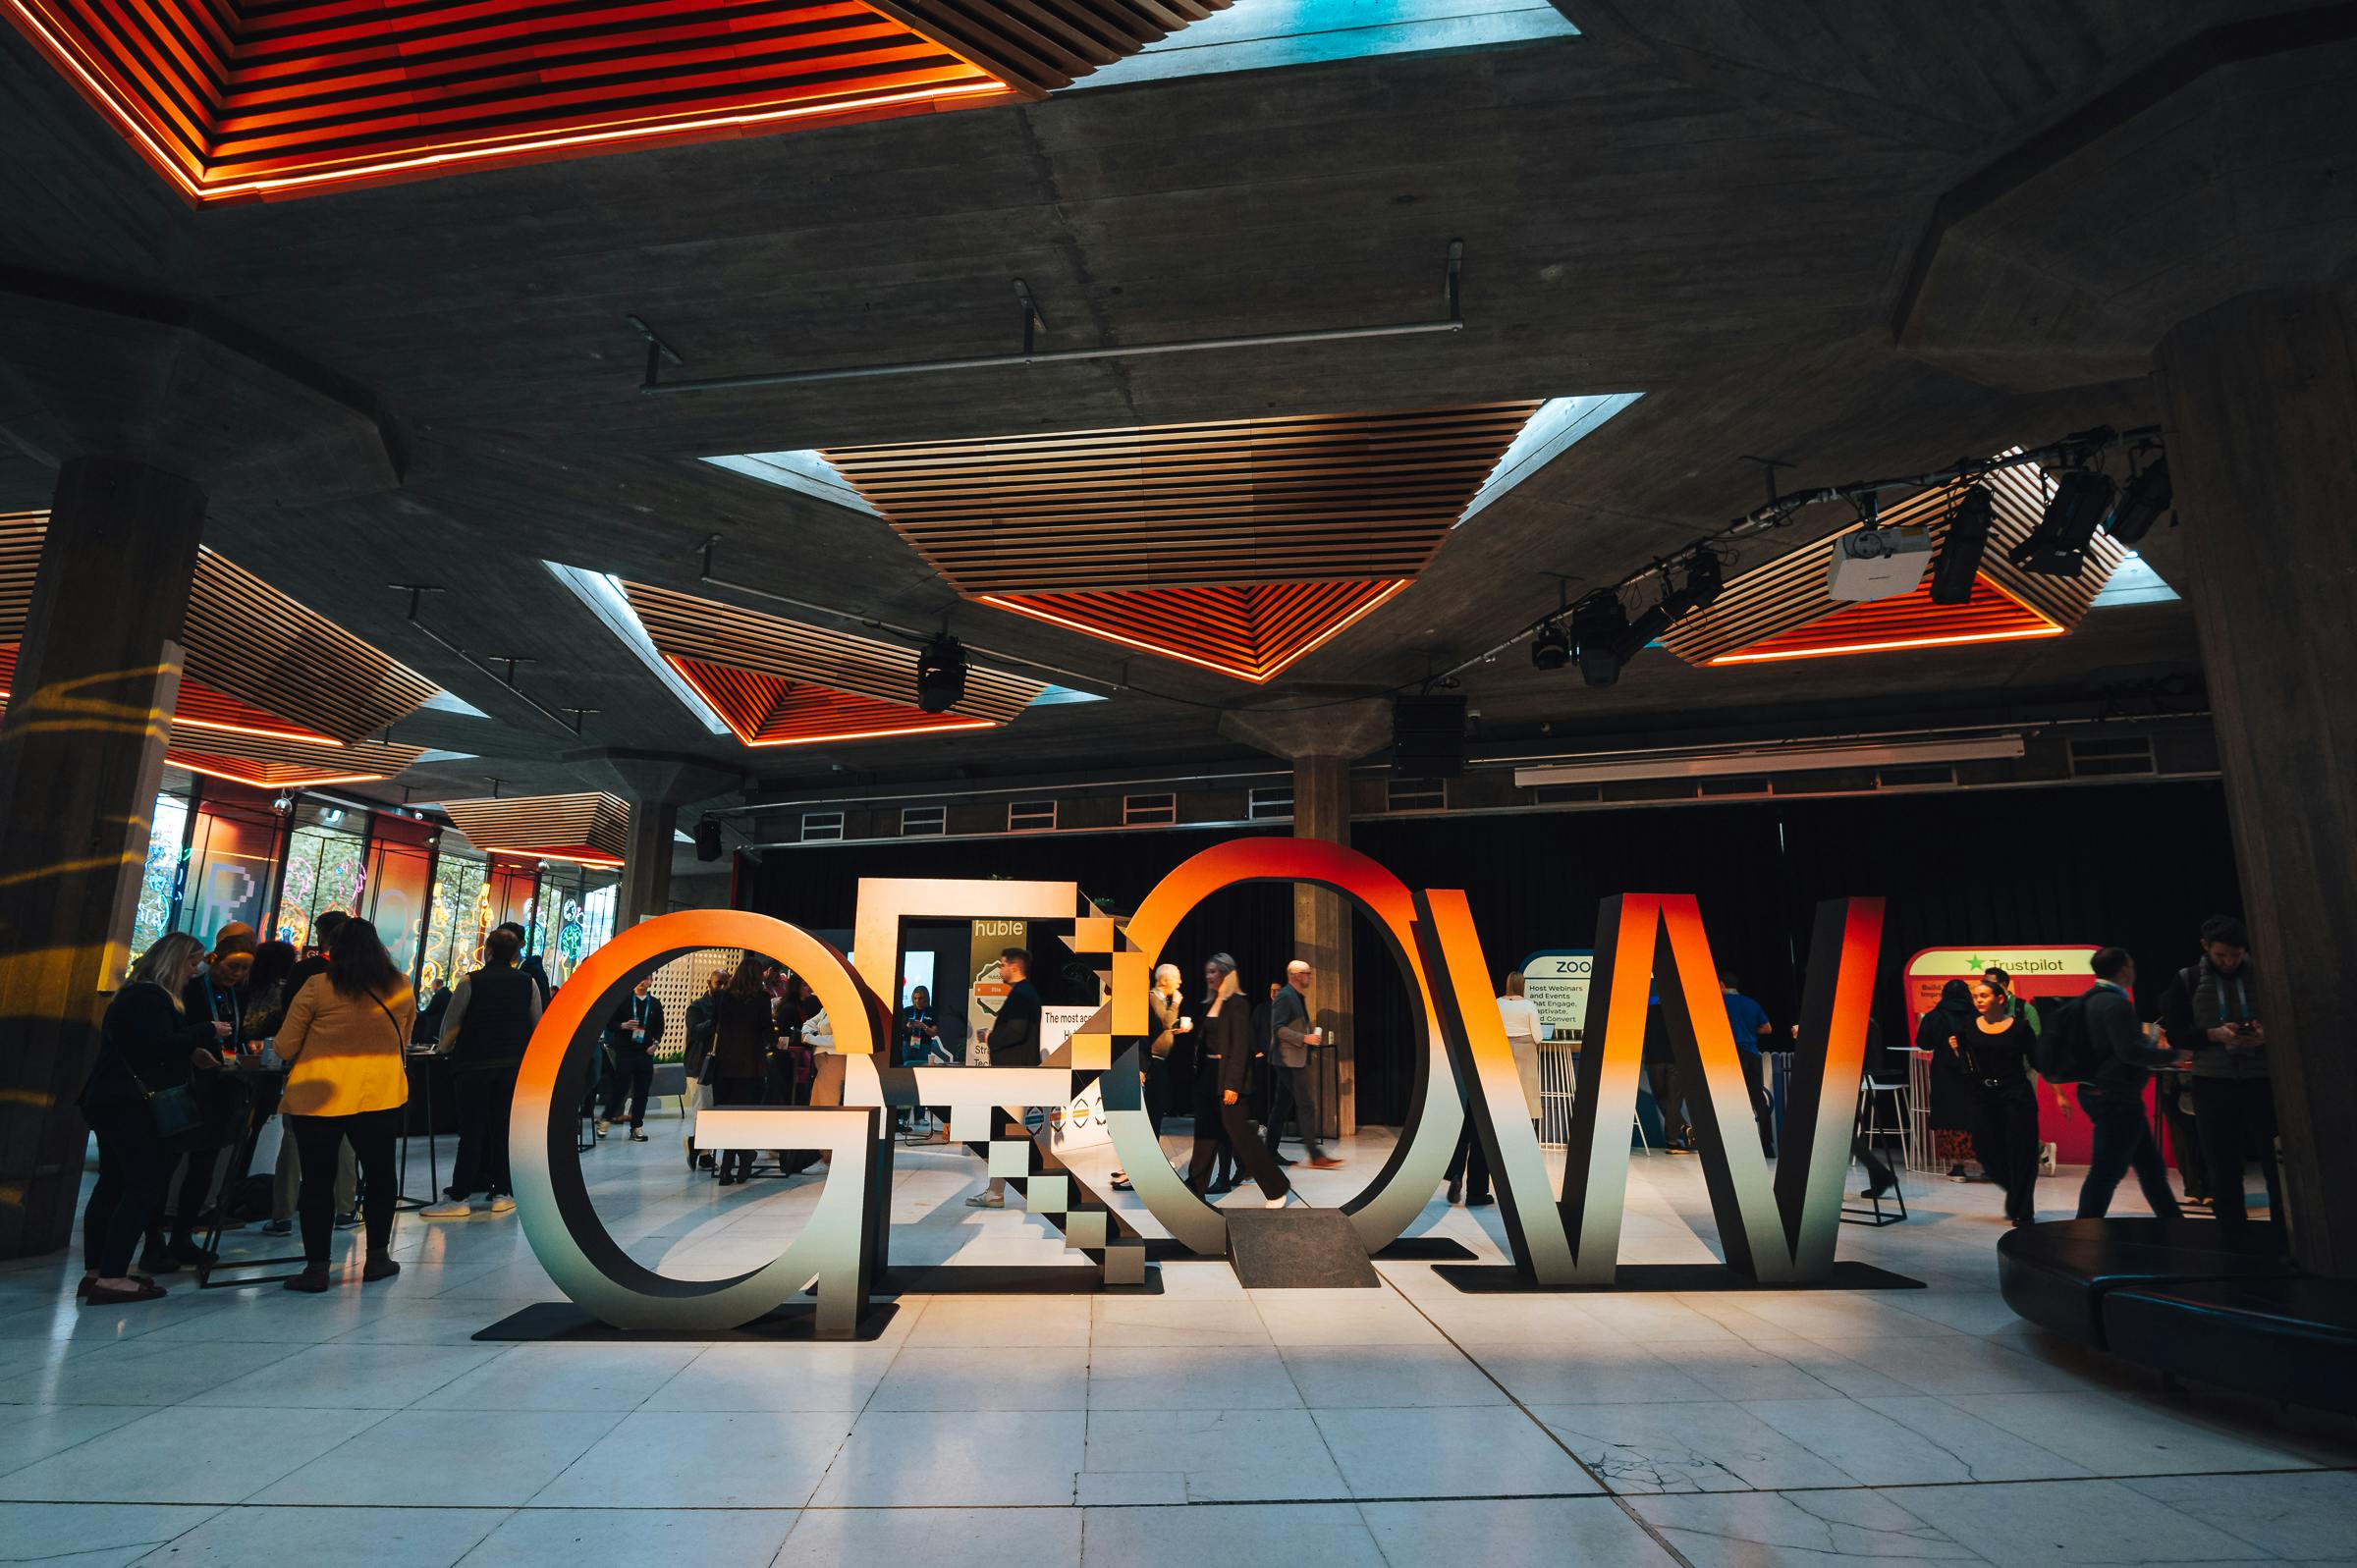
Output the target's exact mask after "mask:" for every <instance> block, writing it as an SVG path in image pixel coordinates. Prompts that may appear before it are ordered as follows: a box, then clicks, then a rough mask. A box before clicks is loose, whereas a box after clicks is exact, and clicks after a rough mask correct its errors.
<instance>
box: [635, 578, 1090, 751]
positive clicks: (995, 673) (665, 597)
mask: <svg viewBox="0 0 2357 1568" xmlns="http://www.w3.org/2000/svg"><path fill="white" fill-rule="evenodd" d="M623 589H624V591H625V592H626V593H628V594H629V595H630V607H631V608H632V609H633V610H635V611H636V612H637V613H638V619H639V621H640V622H642V623H643V624H644V625H645V627H646V631H647V635H648V636H650V637H652V638H653V639H654V643H655V647H656V648H657V649H658V650H659V651H660V652H662V653H663V654H664V655H665V656H666V657H668V658H673V659H686V660H694V661H698V662H700V663H702V664H708V665H714V666H722V667H726V668H727V669H730V670H734V671H740V672H745V673H748V674H750V675H755V676H776V677H778V678H780V679H782V680H787V681H793V682H796V683H809V684H813V685H818V686H824V687H828V688H830V689H832V690H834V691H838V692H845V693H849V694H850V695H851V696H854V697H864V698H869V699H872V700H875V701H877V702H882V703H887V704H892V705H895V706H901V707H909V708H913V699H914V697H915V695H916V650H915V649H913V648H906V647H903V646H901V645H899V644H897V643H890V642H879V641H876V640H875V639H873V638H870V637H857V636H853V635H851V634H850V633H849V632H843V631H832V630H829V629H827V628H825V627H823V626H813V625H809V624H806V623H804V622H798V621H787V620H785V619H783V618H781V617H778V616H772V615H766V614H763V613H762V612H760V611H758V610H746V609H742V608H740V607H739V606H736V605H730V604H722V603H720V602H718V601H716V600H711V599H700V598H697V597H696V596H694V595H692V594H685V593H679V592H676V591H674V590H672V589H669V588H654V587H649V586H647V585H646V584H644V583H636V582H626V583H624V584H623ZM1045 689H1046V687H1045V685H1044V684H1043V683H1042V682H1040V681H1037V680H1026V679H1024V678H1022V677H1021V676H1011V675H1008V674H1006V673H1005V672H1004V671H999V670H990V669H985V668H983V667H982V666H980V665H975V666H972V667H971V668H969V670H968V671H967V674H966V679H965V697H964V700H962V701H961V702H959V704H958V706H957V707H956V708H954V709H953V710H951V711H952V713H954V714H959V715H963V716H964V717H966V718H969V719H980V720H987V721H989V722H990V723H992V724H1005V723H1007V722H1008V721H1009V720H1011V719H1013V718H1014V717H1015V715H1017V714H1019V713H1021V712H1022V711H1023V710H1024V709H1025V708H1027V707H1029V706H1030V705H1031V699H1033V698H1034V697H1036V696H1038V695H1039V694H1040V692H1041V691H1043V690H1045ZM718 706H719V704H717V703H716V704H715V707H718ZM722 712H723V715H724V717H726V716H727V710H726V709H722ZM920 717H927V718H930V717H937V716H933V715H921V714H920ZM732 722H734V721H732ZM741 732H742V731H740V733H741Z"/></svg>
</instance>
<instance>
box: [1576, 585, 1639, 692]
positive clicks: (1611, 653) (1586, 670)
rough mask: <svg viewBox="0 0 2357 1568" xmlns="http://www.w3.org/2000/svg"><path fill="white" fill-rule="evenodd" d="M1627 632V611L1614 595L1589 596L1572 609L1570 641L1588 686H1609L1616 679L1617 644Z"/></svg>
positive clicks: (1618, 656)
mask: <svg viewBox="0 0 2357 1568" xmlns="http://www.w3.org/2000/svg"><path fill="white" fill-rule="evenodd" d="M1628 633H1629V624H1628V611H1627V610H1626V609H1625V608H1624V607H1623V606H1622V605H1621V603H1620V596H1619V595H1618V594H1617V593H1592V594H1590V595H1588V596H1587V597H1586V598H1585V599H1582V600H1581V601H1580V602H1579V603H1578V604H1577V605H1576V606H1574V607H1573V609H1572V611H1571V642H1572V645H1573V646H1574V647H1575V648H1576V649H1577V650H1578V652H1579V673H1580V676H1581V677H1582V678H1583V679H1585V680H1586V681H1587V683H1588V684H1589V685H1591V686H1598V687H1602V686H1609V685H1611V684H1612V683H1613V682H1614V681H1616V680H1617V679H1619V678H1620V664H1621V654H1620V645H1621V641H1622V639H1623V638H1625V637H1626V636H1627V635H1628Z"/></svg>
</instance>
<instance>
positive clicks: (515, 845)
mask: <svg viewBox="0 0 2357 1568" xmlns="http://www.w3.org/2000/svg"><path fill="white" fill-rule="evenodd" d="M442 810H443V812H444V813H445V814H446V815H448V816H449V818H450V820H451V823H452V824H453V825H454V826H455V827H457V829H458V830H459V832H460V833H462V834H464V835H465V836H466V841H467V842H468V843H470V844H472V845H474V847H475V848H477V849H479V850H481V851H482V852H483V853H485V854H489V853H491V852H492V851H493V850H506V851H508V852H510V853H512V854H526V855H529V854H542V855H547V856H549V857H552V858H558V859H578V858H581V857H580V855H579V854H578V853H577V851H579V850H584V849H585V850H589V851H592V852H593V853H594V855H595V856H596V857H597V859H598V860H600V861H609V862H611V863H613V864H616V865H619V864H621V862H622V858H623V851H624V848H625V847H626V845H627V843H628V841H629V834H630V804H629V802H627V801H625V800H623V799H622V798H621V797H620V796H618V795H610V794H603V793H597V792H590V793H585V794H576V795H519V796H516V797H515V798H514V799H509V800H501V799H493V798H480V799H473V800H445V801H443V802H442Z"/></svg>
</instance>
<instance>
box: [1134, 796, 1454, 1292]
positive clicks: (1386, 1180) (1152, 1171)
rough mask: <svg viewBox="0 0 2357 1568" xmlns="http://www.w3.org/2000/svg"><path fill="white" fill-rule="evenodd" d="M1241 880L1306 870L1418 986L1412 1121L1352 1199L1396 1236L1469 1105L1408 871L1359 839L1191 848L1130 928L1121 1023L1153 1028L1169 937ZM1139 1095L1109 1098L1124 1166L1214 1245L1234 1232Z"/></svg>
mask: <svg viewBox="0 0 2357 1568" xmlns="http://www.w3.org/2000/svg"><path fill="white" fill-rule="evenodd" d="M1242 882H1307V883H1312V884H1315V885H1316V886H1318V887H1321V888H1326V889H1329V890H1331V891H1332V892H1339V893H1341V894H1342V895H1343V896H1344V897H1345V898H1348V899H1349V900H1350V901H1351V902H1352V903H1354V904H1356V905H1357V906H1358V907H1359V909H1360V910H1362V911H1363V912H1364V913H1365V914H1366V915H1367V916H1368V917H1369V918H1370V919H1371V920H1373V921H1374V923H1375V929H1376V930H1377V931H1378V932H1379V933H1381V934H1382V936H1383V939H1384V945H1385V946H1388V947H1389V948H1390V949H1391V952H1392V957H1393V959H1394V960H1395V961H1396V962H1397V963H1398V965H1399V967H1400V969H1401V971H1402V972H1403V973H1405V974H1406V975H1407V977H1408V979H1409V981H1410V982H1411V983H1412V984H1413V985H1414V986H1415V988H1416V1001H1417V1003H1418V1004H1419V1009H1420V1011H1421V1014H1422V1016H1423V1019H1424V1044H1423V1049H1422V1050H1421V1051H1418V1052H1415V1053H1414V1054H1413V1058H1412V1059H1413V1061H1414V1064H1415V1086H1414V1088H1413V1090H1412V1091H1411V1093H1410V1095H1409V1097H1408V1107H1407V1125H1406V1126H1404V1127H1402V1128H1401V1129H1400V1131H1399V1141H1398V1143H1396V1144H1394V1145H1393V1146H1392V1154H1391V1158H1390V1159H1389V1160H1387V1161H1386V1162H1384V1166H1383V1168H1382V1169H1381V1170H1380V1171H1378V1172H1377V1173H1376V1175H1375V1177H1374V1179H1373V1180H1372V1181H1370V1182H1369V1183H1368V1184H1367V1186H1366V1187H1365V1188H1364V1189H1363V1190H1362V1191H1361V1192H1360V1193H1359V1194H1358V1196H1357V1197H1355V1198H1352V1199H1350V1200H1349V1201H1348V1202H1346V1203H1344V1204H1343V1213H1344V1214H1346V1215H1348V1216H1349V1217H1350V1224H1351V1227H1352V1228H1353V1229H1354V1230H1356V1231H1357V1232H1358V1237H1359V1239H1360V1240H1361V1241H1362V1242H1364V1243H1365V1244H1366V1248H1367V1251H1368V1252H1370V1253H1374V1252H1380V1251H1381V1250H1382V1249H1384V1248H1385V1247H1388V1246H1390V1245H1391V1244H1392V1243H1393V1242H1395V1241H1397V1240H1398V1239H1399V1237H1400V1235H1401V1234H1402V1233H1404V1232H1405V1231H1406V1229H1407V1227H1408V1226H1409V1225H1410V1224H1411V1223H1413V1222H1414V1220H1415V1217H1417V1216H1418V1215H1420V1214H1422V1213H1423V1212H1424V1206H1425V1205H1426V1204H1427V1203H1429V1202H1431V1201H1432V1195H1433V1192H1434V1190H1435V1189H1436V1188H1438V1187H1439V1186H1440V1184H1441V1174H1442V1172H1443V1170H1445V1169H1446V1168H1447V1166H1448V1163H1449V1156H1450V1154H1451V1153H1452V1152H1453V1150H1454V1149H1455V1147H1456V1134H1457V1130H1458V1129H1459V1128H1460V1127H1462V1126H1463V1125H1464V1106H1463V1104H1462V1102H1460V1101H1459V1100H1458V1098H1457V1093H1456V1075H1455V1073H1454V1072H1453V1070H1452V1069H1451V1067H1450V1065H1449V1057H1448V1053H1447V1049H1446V1047H1445V1045H1444V1044H1443V1040H1442V1035H1441V1020H1440V1014H1439V1013H1438V1011H1437V1010H1436V1009H1435V1007H1434V1004H1433V989H1432V982H1431V980H1430V978H1429V977H1428V976H1426V975H1425V973H1424V964H1423V960H1422V959H1421V958H1420V957H1419V956H1418V955H1417V952H1416V940H1415V918H1416V912H1415V902H1414V899H1413V898H1412V897H1410V895H1409V893H1408V891H1407V887H1406V885H1405V884H1403V883H1402V882H1400V880H1399V879H1398V877H1395V876H1393V875H1392V874H1391V873H1390V872H1389V871H1386V870H1385V869H1384V868H1383V867H1382V866H1381V865H1379V864H1377V863H1376V862H1375V861H1373V860H1370V859H1368V858H1367V857H1366V856H1365V855H1363V854H1360V853H1359V852H1358V851H1357V850H1355V849H1350V848H1346V847H1344V846H1343V845H1342V844H1337V843H1328V842H1326V841H1325V840H1323V839H1318V838H1235V839H1231V840H1230V841H1229V842H1227V843H1222V844H1214V845H1212V846H1211V847H1210V848H1208V849H1205V850H1203V851H1202V852H1201V853H1199V854H1195V855H1192V856H1189V857H1188V858H1187V859H1186V860H1184V861H1182V862H1181V863H1180V864H1179V865H1178V867H1176V868H1175V869H1174V870H1173V871H1172V872H1171V874H1170V875H1169V876H1167V877H1164V878H1163V879H1162V881H1160V882H1158V883H1156V884H1155V885H1154V891H1153V892H1149V893H1147V894H1146V896H1145V901H1144V902H1142V903H1140V904H1139V905H1138V906H1137V913H1136V914H1134V915H1132V916H1130V918H1129V921H1128V923H1127V925H1125V926H1124V928H1123V931H1124V935H1125V936H1126V937H1127V939H1128V943H1129V946H1128V948H1127V949H1126V950H1124V951H1122V952H1118V953H1116V954H1115V958H1114V973H1113V1030H1114V1033H1115V1034H1117V1035H1129V1036H1137V1035H1144V1034H1147V1033H1150V1032H1151V1031H1150V1030H1149V1029H1148V1027H1147V1020H1148V1017H1149V1013H1148V1010H1147V1006H1146V993H1147V991H1148V990H1149V989H1150V988H1151V984H1152V980H1153V975H1154V965H1155V963H1156V962H1157V961H1158V960H1159V959H1160V958H1161V956H1162V948H1163V945H1164V944H1165V943H1167V942H1169V941H1170V938H1171V933H1172V932H1173V931H1175V930H1177V929H1178V922H1179V921H1180V920H1182V919H1184V918H1185V917H1186V914H1187V912H1188V911H1189V910H1191V909H1193V908H1194V907H1195V905H1197V904H1198V903H1201V902H1202V901H1203V900H1204V899H1205V898H1207V897H1209V896H1210V895H1211V894H1213V893H1215V892H1219V891H1220V890H1221V889H1223V888H1230V887H1233V886H1235V885H1236V884H1237V883H1242ZM1117 1098H1118V1099H1119V1100H1120V1101H1121V1102H1122V1104H1121V1105H1118V1106H1117V1104H1116V1101H1117ZM1134 1098H1135V1095H1134V1091H1133V1090H1130V1089H1128V1087H1127V1085H1126V1084H1125V1083H1124V1084H1121V1085H1115V1086H1112V1087H1109V1089H1108V1092H1107V1098H1106V1106H1107V1109H1108V1111H1109V1112H1110V1115H1109V1119H1110V1120H1111V1121H1113V1123H1114V1132H1115V1142H1116V1144H1117V1145H1118V1146H1120V1149H1121V1153H1122V1155H1123V1158H1124V1168H1125V1169H1126V1170H1127V1171H1128V1172H1129V1179H1130V1181H1131V1182H1132V1183H1133V1184H1135V1186H1136V1187H1137V1190H1138V1195H1139V1196H1140V1197H1142V1198H1144V1199H1145V1200H1146V1204H1147V1207H1148V1208H1149V1209H1150V1210H1151V1211H1152V1213H1153V1215H1154V1217H1155V1218H1157V1219H1159V1220H1161V1221H1162V1222H1163V1224H1165V1225H1166V1226H1168V1227H1169V1228H1170V1229H1171V1231H1172V1233H1173V1234H1175V1235H1177V1236H1178V1237H1179V1238H1180V1240H1182V1241H1184V1242H1185V1243H1186V1244H1187V1245H1188V1246H1190V1247H1193V1248H1194V1249H1195V1250H1197V1251H1199V1252H1212V1251H1216V1250H1217V1247H1218V1242H1219V1240H1220V1238H1222V1237H1223V1236H1224V1234H1225V1223H1224V1221H1222V1220H1221V1219H1220V1217H1219V1212H1218V1211H1217V1210H1215V1209H1213V1208H1212V1207H1211V1206H1210V1205H1208V1204H1205V1203H1204V1202H1203V1201H1202V1200H1201V1199H1199V1198H1197V1197H1195V1196H1194V1194H1192V1193H1191V1192H1188V1191H1187V1190H1186V1188H1185V1186H1184V1185H1183V1184H1182V1183H1180V1182H1178V1180H1176V1179H1175V1178H1174V1179H1172V1180H1170V1181H1160V1180H1157V1179H1155V1178H1156V1176H1157V1173H1161V1174H1167V1173H1168V1172H1169V1170H1170V1166H1169V1164H1168V1162H1165V1161H1163V1160H1161V1159H1160V1158H1157V1157H1158V1156H1159V1154H1160V1149H1159V1146H1158V1145H1156V1144H1154V1143H1153V1141H1152V1136H1151V1131H1150V1129H1146V1130H1144V1131H1143V1132H1142V1135H1141V1129H1145V1117H1144V1114H1143V1112H1142V1111H1138V1112H1135V1113H1134V1114H1124V1110H1125V1109H1126V1108H1127V1102H1128V1101H1130V1100H1132V1099H1134ZM1124 1135H1126V1137H1125V1138H1124Z"/></svg>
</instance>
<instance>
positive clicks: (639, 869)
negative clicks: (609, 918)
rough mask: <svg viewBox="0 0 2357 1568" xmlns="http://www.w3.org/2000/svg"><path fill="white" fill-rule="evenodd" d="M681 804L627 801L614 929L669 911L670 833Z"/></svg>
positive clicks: (676, 824) (677, 821)
mask: <svg viewBox="0 0 2357 1568" xmlns="http://www.w3.org/2000/svg"><path fill="white" fill-rule="evenodd" d="M679 826H680V808H679V807H678V806H677V805H676V804H674V803H672V802H670V801H667V800H633V801H631V802H630V843H629V847H628V848H627V849H625V850H624V852H623V863H622V886H621V887H620V888H618V889H616V890H615V893H614V929H615V930H617V931H621V930H623V929H625V928H627V927H630V926H634V925H636V924H637V923H638V922H639V921H641V920H646V919H650V918H652V917H653V916H656V915H660V914H668V913H669V912H670V911H671V861H672V857H673V856H674V855H675V854H677V853H678V850H677V848H676V847H675V845H674V842H673V838H672V835H673V834H674V833H676V832H677V831H678V829H679Z"/></svg>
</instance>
